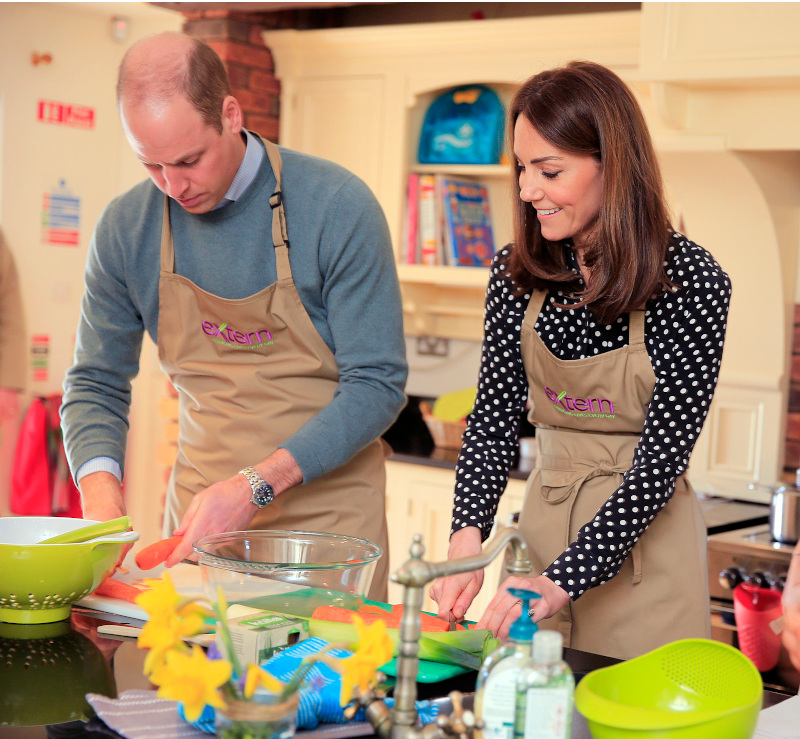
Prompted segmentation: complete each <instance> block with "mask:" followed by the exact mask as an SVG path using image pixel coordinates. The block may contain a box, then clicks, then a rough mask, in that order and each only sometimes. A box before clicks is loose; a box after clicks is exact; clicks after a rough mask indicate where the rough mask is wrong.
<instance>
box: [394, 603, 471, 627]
mask: <svg viewBox="0 0 800 739" xmlns="http://www.w3.org/2000/svg"><path fill="white" fill-rule="evenodd" d="M392 615H393V616H396V617H397V619H398V622H399V620H400V619H401V618H402V617H403V604H402V603H398V604H396V605H393V606H392ZM456 628H457V627H456ZM462 628H463V627H462ZM420 629H421V630H422V631H448V630H449V629H450V622H449V621H445V620H444V619H443V618H439V617H438V616H431V615H430V614H429V613H421V614H420Z"/></svg>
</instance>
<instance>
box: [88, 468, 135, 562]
mask: <svg viewBox="0 0 800 739" xmlns="http://www.w3.org/2000/svg"><path fill="white" fill-rule="evenodd" d="M78 486H79V488H80V491H81V509H82V511H83V517H84V518H86V519H88V520H89V521H110V520H111V519H113V518H119V517H120V516H125V515H127V513H126V511H125V501H124V500H123V498H122V486H121V485H120V483H119V480H118V479H117V477H116V475H112V474H111V473H110V472H92V473H90V474H88V475H84V476H83V477H82V478H81V479H80V482H79V483H78ZM132 546H133V543H131V544H125V545H124V546H123V547H122V554H121V555H120V558H119V561H118V562H117V565H120V564H121V563H122V561H123V560H124V559H125V556H126V555H127V554H128V552H129V551H130V549H131V547H132Z"/></svg>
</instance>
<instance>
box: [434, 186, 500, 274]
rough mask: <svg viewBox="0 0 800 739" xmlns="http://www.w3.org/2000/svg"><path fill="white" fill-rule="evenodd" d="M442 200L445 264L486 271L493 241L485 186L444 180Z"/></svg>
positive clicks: (491, 255) (492, 254)
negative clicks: (446, 254) (446, 258)
mask: <svg viewBox="0 0 800 739" xmlns="http://www.w3.org/2000/svg"><path fill="white" fill-rule="evenodd" d="M441 196H442V211H443V214H444V221H445V228H444V234H445V248H446V250H447V253H448V263H452V264H454V265H457V266H460V267H488V266H489V265H490V264H491V262H492V257H493V256H494V237H493V234H492V215H491V209H490V207H489V192H488V190H487V188H486V186H485V185H484V184H482V183H480V182H474V181H469V180H456V179H452V178H449V177H445V178H443V179H442V183H441Z"/></svg>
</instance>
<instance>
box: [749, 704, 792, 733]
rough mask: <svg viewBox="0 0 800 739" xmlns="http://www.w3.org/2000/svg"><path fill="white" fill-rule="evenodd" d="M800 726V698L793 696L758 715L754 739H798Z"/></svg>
mask: <svg viewBox="0 0 800 739" xmlns="http://www.w3.org/2000/svg"><path fill="white" fill-rule="evenodd" d="M798 724H800V696H797V695H795V696H792V697H791V698H787V699H786V700H785V701H783V702H781V703H778V704H777V705H775V706H770V707H769V708H765V709H763V710H762V711H761V713H759V714H758V723H757V724H756V731H755V733H754V734H753V739H797V737H798V731H797V726H798Z"/></svg>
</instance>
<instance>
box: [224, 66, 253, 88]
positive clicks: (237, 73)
mask: <svg viewBox="0 0 800 739" xmlns="http://www.w3.org/2000/svg"><path fill="white" fill-rule="evenodd" d="M225 69H226V71H227V72H228V80H229V81H230V83H231V87H233V88H239V89H244V90H249V89H250V88H251V87H252V83H251V79H250V78H251V70H250V67H244V66H242V65H241V64H226V65H225Z"/></svg>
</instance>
